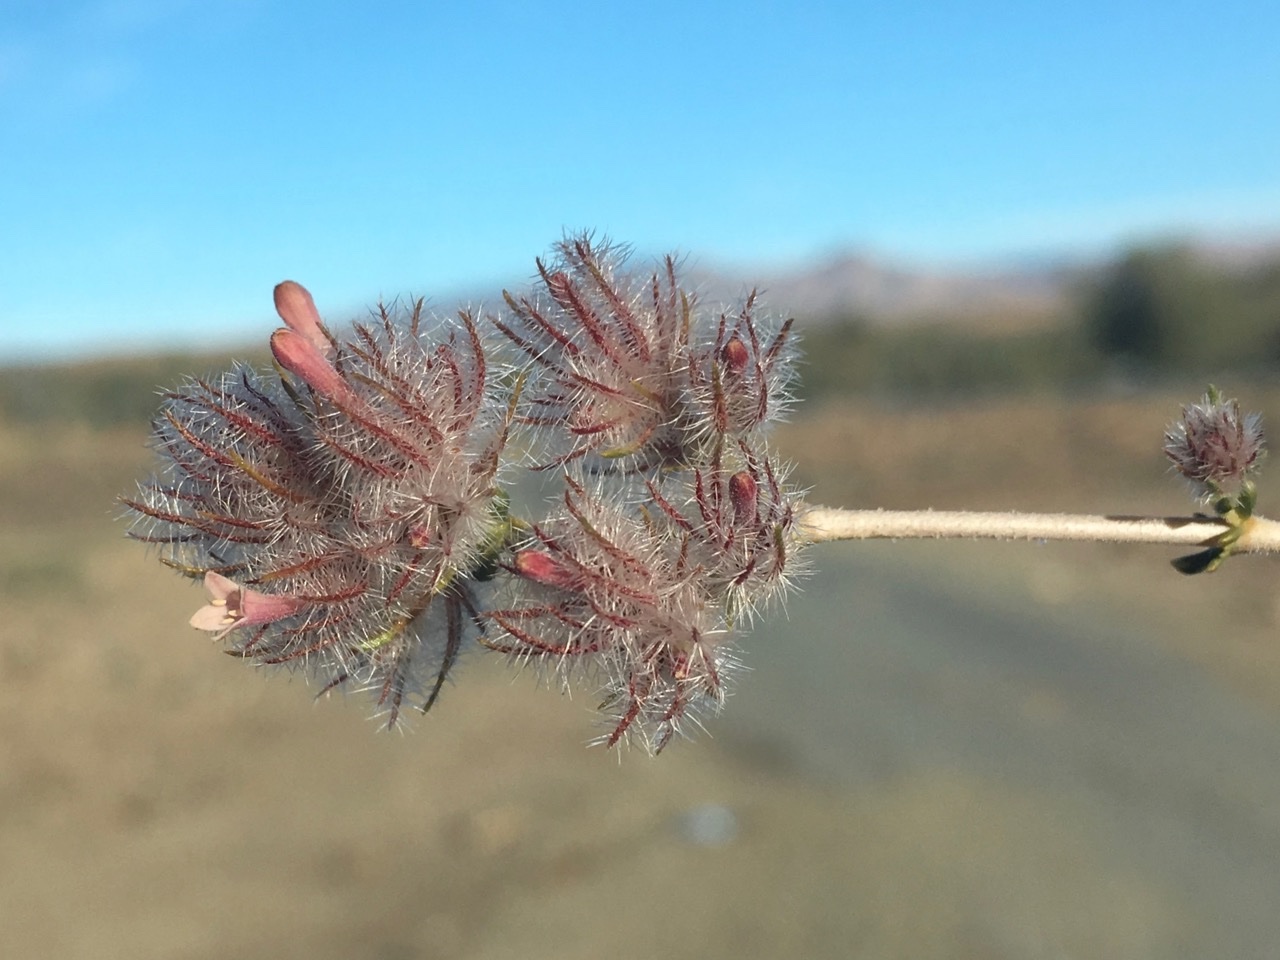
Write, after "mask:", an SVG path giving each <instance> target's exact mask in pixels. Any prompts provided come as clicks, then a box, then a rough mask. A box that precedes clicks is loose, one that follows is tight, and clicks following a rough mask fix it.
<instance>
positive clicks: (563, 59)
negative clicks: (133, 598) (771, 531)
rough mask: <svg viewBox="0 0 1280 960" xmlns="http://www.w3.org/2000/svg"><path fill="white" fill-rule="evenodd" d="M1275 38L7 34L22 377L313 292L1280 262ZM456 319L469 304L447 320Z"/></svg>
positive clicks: (450, 14)
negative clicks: (739, 269) (574, 239)
mask: <svg viewBox="0 0 1280 960" xmlns="http://www.w3.org/2000/svg"><path fill="white" fill-rule="evenodd" d="M1277 37H1280V4H1276V3H1274V2H1271V0H1266V2H1264V0H1256V2H1251V3H1232V2H1230V0H1227V2H1220V3H1215V4H1208V3H1203V2H1200V3H1185V2H1178V0H1165V2H1158V3H1157V2H1150V3H1136V2H1128V3H1126V2H1123V0H1113V2H1107V3H1103V2H1093V0H1080V2H1075V3H1071V4H1038V3H1026V2H1022V3H1012V2H1011V3H981V2H969V3H963V2H955V3H935V4H926V3H911V2H906V3H884V2H872V3H856V2H852V3H850V2H846V3H808V4H783V3H750V2H736V3H722V2H704V3H693V2H689V0H684V2H680V3H667V2H663V0H659V2H650V3H611V2H608V0H595V2H585V3H531V2H524V3H521V2H509V3H492V2H490V3H449V4H444V3H410V2H390V0H387V2H378V0H370V2H368V3H362V4H356V3H338V2H326V0H310V2H306V3H290V2H283V0H95V2H70V0H3V3H0V361H2V360H4V359H14V358H30V357H34V356H51V355H60V354H69V353H84V352H88V351H93V350H98V349H104V348H105V349H111V350H113V351H115V352H120V351H125V350H146V349H150V348H155V347H165V346H171V345H174V344H190V345H201V344H208V343H214V342H225V341H229V340H236V339H243V338H245V337H250V336H258V335H265V334H266V332H267V331H269V330H270V329H271V327H272V326H273V325H274V320H273V314H272V311H271V306H270V305H271V299H270V298H271V288H272V286H273V285H274V284H275V283H276V282H277V281H278V280H280V279H283V278H285V277H292V278H294V279H297V280H300V281H302V282H303V283H305V284H307V285H308V286H309V287H311V288H312V290H313V292H314V293H315V295H316V298H317V301H318V302H319V303H320V304H321V309H322V310H323V311H325V312H326V313H330V314H332V315H334V316H335V317H337V316H341V315H344V314H346V315H350V314H352V313H354V312H355V311H357V310H358V309H359V308H360V307H361V306H362V305H364V304H367V303H369V302H371V301H372V300H374V299H376V298H377V297H378V296H379V295H380V294H385V295H388V296H391V295H395V294H398V293H402V292H409V291H412V292H414V293H428V294H437V293H438V294H440V295H441V296H447V295H448V294H450V293H453V292H457V291H462V290H474V289H481V288H484V287H486V286H487V285H489V284H492V283H503V282H506V283H519V282H521V281H522V280H523V279H524V278H526V277H527V276H528V275H529V274H530V272H531V270H532V265H533V258H534V256H536V255H538V254H539V253H541V252H542V251H544V250H545V249H546V247H547V246H548V244H549V243H551V242H552V241H553V240H555V239H557V238H558V237H559V236H560V235H561V233H562V231H563V230H564V229H566V228H568V229H579V228H588V227H594V228H597V229H599V230H601V231H605V232H607V233H608V234H610V235H611V236H612V237H614V238H615V239H619V240H626V241H629V242H631V243H634V244H635V245H636V247H637V248H638V249H639V250H641V251H650V252H660V251H665V250H668V249H679V250H681V251H684V252H689V253H691V254H693V255H694V256H695V257H696V258H698V259H699V260H700V261H702V262H707V263H715V262H730V263H763V262H776V261H786V262H799V261H802V260H804V259H805V258H807V257H811V256H816V255H822V254H827V253H830V252H831V251H833V250H836V249H839V248H842V247H858V248H862V249H869V250H872V251H876V252H879V253H880V254H882V255H884V256H886V257H889V258H894V259H903V260H908V261H917V262H923V263H931V264H939V263H946V264H963V263H969V262H976V261H990V260H998V259H1002V258H1009V257H1020V256H1026V255H1031V256H1038V255H1046V254H1056V253H1059V252H1066V253H1073V252H1074V253H1079V252H1086V253H1088V252H1097V251H1101V250H1106V249H1109V248H1111V247H1113V246H1114V245H1116V244H1118V243H1122V242H1125V241H1127V240H1129V239H1132V238H1135V237H1146V236H1152V235H1157V234H1161V233H1165V232H1169V231H1178V232H1194V233H1200V234H1208V235H1212V236H1218V237H1233V236H1237V235H1257V234H1274V233H1277V232H1280V55H1278V54H1277V50H1276V38H1277ZM440 305H441V306H447V305H448V304H447V302H441V304H440Z"/></svg>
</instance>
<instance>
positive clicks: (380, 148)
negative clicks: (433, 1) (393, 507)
mask: <svg viewBox="0 0 1280 960" xmlns="http://www.w3.org/2000/svg"><path fill="white" fill-rule="evenodd" d="M1278 31H1280V12H1278V11H1277V9H1276V8H1274V6H1273V5H1270V4H1263V3H1261V2H1257V3H1226V4H1218V5H1214V6H1213V7H1212V8H1209V7H1206V6H1205V5H1201V4H1197V5H1191V4H1178V3H1164V4H1159V5H1157V4H1146V3H1136V2H1132V3H1120V4H1105V5H1104V4H1092V3H1084V4H1075V5H1070V6H1064V7H1061V8H1060V9H1054V10H1049V9H1048V8H1044V9H1039V8H1035V7H1034V5H1001V4H994V3H973V2H970V3H961V4H953V5H949V6H948V7H947V9H946V10H945V11H943V10H938V9H933V8H932V7H930V6H928V5H910V4H908V5H883V4H838V5H837V4H831V5H806V6H805V7H804V9H803V10H802V11H801V10H794V9H790V8H788V7H786V6H785V5H768V4H733V5H730V4H720V3H709V4H700V5H689V4H667V3H658V4H651V5H648V6H643V7H635V6H625V7H624V6H621V5H619V6H613V5H602V4H599V3H595V4H580V5H575V4H545V5H533V4H493V3H488V4H470V5H456V6H454V7H450V8H449V9H431V8H429V7H428V6H427V5H423V6H422V7H419V5H415V4H385V5H379V6H377V7H372V8H368V9H362V10H361V11H360V12H356V8H355V7H352V6H349V5H345V4H335V3H309V4H305V5H302V4H290V3H282V2H271V0H213V2H208V0H206V2H203V3H194V2H184V0H115V2H90V3H72V2H55V3H35V2H31V3H27V2H22V0H18V2H11V3H8V4H6V5H5V6H4V9H3V10H0V955H3V956H6V957H21V958H28V957H32V958H44V957H48V958H59V960H62V958H112V957H120V958H129V960H145V958H157V960H159V958H166V960H167V958H191V960H206V958H208V960H213V958H223V957H228V956H247V957H258V956H261V957H272V958H295V957H296V958H308V960H314V958H329V957H332V958H369V960H408V958H418V957H422V958H436V957H439V958H463V957H520V958H532V957H556V958H565V957H600V956H610V957H618V958H626V957H636V958H644V957H659V956H661V957H672V956H675V957H680V956H698V957H726V958H728V957H741V956H788V957H792V956H794V957H800V956H803V957H868V958H880V957H886V958H887V957H901V956H909V957H930V958H932V957H943V958H957V960H959V958H1010V960H1012V958H1055V960H1056V958H1064V957H1104V956H1123V957H1126V958H1148V957H1149V958H1188V960H1190V958H1196V960H1199V958H1203V957H1259V956H1268V955H1271V953H1272V952H1273V951H1274V945H1275V943H1277V942H1280V912H1277V910H1276V909H1275V908H1276V904H1277V899H1278V897H1280V602H1277V600H1276V596H1277V591H1276V583H1277V576H1278V575H1280V570H1278V569H1277V567H1276V565H1275V563H1274V562H1272V561H1269V560H1266V559H1252V558H1250V559H1244V558H1241V559H1237V560H1233V561H1231V562H1228V563H1227V564H1226V565H1225V566H1224V567H1223V569H1222V570H1221V571H1219V572H1217V573H1215V574H1213V575H1211V576H1202V577H1194V578H1184V577H1181V576H1179V575H1178V574H1176V573H1174V572H1173V571H1172V569H1171V568H1170V567H1169V566H1168V564H1167V560H1168V559H1170V558H1171V557H1172V556H1174V555H1175V554H1176V553H1177V552H1178V551H1176V550H1173V549H1168V550H1165V549H1163V548H1150V547H1147V548H1137V547H1114V546H1092V545H1051V544H1045V545H1026V544H1009V545H1004V544H968V543H960V544H933V543H925V544H921V543H900V544H894V543H866V544H843V545H826V546H823V547H819V548H815V549H814V550H813V551H812V554H813V563H814V567H815V573H814V574H813V576H812V577H811V578H809V579H808V580H807V581H805V583H804V585H803V591H802V592H801V593H800V594H798V595H796V596H794V597H793V598H792V599H791V601H790V602H789V604H788V607H787V610H786V613H785V615H779V616H776V617H774V618H772V619H770V620H769V621H767V622H765V623H763V624H762V625H760V626H759V627H758V629H756V630H755V632H754V633H753V634H752V636H751V637H750V638H749V639H748V641H747V643H746V651H745V657H746V660H747V663H748V664H749V666H751V667H752V668H753V669H752V670H751V671H750V672H748V673H746V674H745V675H744V676H743V677H742V678H741V680H740V683H739V686H738V690H737V692H736V693H735V695H734V696H733V697H732V698H731V699H730V701H729V704H728V707H727V709H726V711H725V713H724V715H723V716H722V717H720V718H718V719H716V720H714V721H712V722H711V723H709V724H708V726H709V734H710V735H709V736H702V737H700V738H699V739H697V740H695V741H693V742H678V743H675V744H673V745H672V746H671V747H670V748H669V749H668V751H667V752H666V753H665V754H664V755H663V756H662V757H660V758H659V759H657V760H650V759H648V758H647V757H644V756H642V755H639V754H637V753H635V752H632V753H626V754H623V755H622V756H617V755H615V754H614V753H612V752H606V751H604V750H600V749H587V748H586V747H584V742H585V741H586V739H588V738H589V737H590V736H591V735H592V733H593V732H594V729H595V728H593V727H592V725H591V707H592V705H593V704H592V698H591V692H590V691H585V690H584V691H580V692H579V693H578V695H577V696H575V697H574V698H572V699H567V698H565V697H561V696H558V695H557V694H555V693H554V692H549V691H547V690H544V689H538V686H537V684H536V683H535V681H534V679H533V678H532V677H530V676H522V677H514V678H513V677H512V675H511V673H510V672H509V671H508V670H507V668H506V667H505V666H504V665H503V664H501V663H495V662H489V660H488V659H486V658H481V657H475V658H474V659H473V660H472V661H471V662H469V663H468V664H466V666H465V669H463V670H462V671H461V672H460V673H459V674H458V682H457V683H456V684H455V686H454V688H453V689H451V690H449V691H447V695H446V697H445V698H444V700H443V702H442V703H441V704H440V706H439V708H438V709H437V710H435V711H433V713H432V714H431V715H430V716H429V717H427V718H425V719H423V720H421V721H420V722H418V723H417V724H416V725H415V727H414V728H413V730H412V732H410V733H409V734H407V735H405V736H399V735H387V734H383V733H379V732H378V731H377V730H376V729H375V727H374V725H373V724H371V723H369V722H367V721H366V720H365V719H364V718H365V716H366V709H367V704H366V703H364V702H363V701H362V700H361V699H360V698H359V697H352V698H350V699H349V700H345V701H344V700H343V699H342V698H340V697H335V698H332V699H329V700H322V701H319V702H313V701H312V691H309V690H307V689H306V687H305V686H304V685H303V684H302V683H301V682H300V681H291V680H290V679H289V678H287V677H286V676H283V675H279V674H273V675H270V676H269V677H264V676H258V675H254V673H253V671H251V670H249V669H247V668H246V667H245V666H244V665H243V664H242V663H240V662H238V661H235V660H233V659H231V658H229V657H225V656H222V655H221V654H220V653H219V652H218V648H217V647H216V646H213V645H210V644H209V643H208V641H207V639H206V638H205V637H204V636H203V635H200V634H196V633H195V632H194V631H192V630H190V629H189V628H188V627H187V626H186V619H187V617H188V616H189V615H190V613H191V612H192V611H193V610H194V608H195V607H196V606H197V605H199V603H200V602H201V595H200V591H199V590H198V589H197V588H195V587H193V586H191V585H189V584H186V583H185V582H183V581H181V580H180V579H179V578H177V577H175V576H173V575H172V574H171V573H168V572H167V571H165V570H164V569H163V568H161V566H160V565H159V564H157V563H156V562H155V559H154V557H152V556H148V554H147V551H146V550H144V549H143V548H141V547H140V546H138V545H136V544H132V543H128V542H126V541H125V540H124V538H123V526H122V524H121V523H119V522H118V514H119V513H120V510H119V508H118V507H117V506H116V505H115V503H114V498H115V497H116V496H117V495H119V494H121V493H125V492H127V491H129V490H130V489H131V487H132V484H133V483H134V482H135V481H136V480H137V479H138V478H140V477H142V476H143V475H145V473H146V471H147V470H148V466H149V454H148V451H147V449H146V436H147V420H148V418H149V416H150V415H151V413H152V412H153V410H154V408H155V405H156V390H157V389H158V388H160V387H162V386H165V385H172V384H174V383H175V382H178V381H180V380H181V379H182V378H183V377H184V376H185V375H188V374H204V373H209V372H213V371H216V370H218V369H220V368H222V367H224V366H225V365H227V364H228V363H229V362H230V360H231V358H232V357H233V356H235V357H241V358H248V359H251V360H255V359H256V360H257V361H259V362H261V361H263V359H264V356H265V353H264V350H263V348H264V346H265V337H266V334H267V333H268V332H269V331H270V330H271V328H272V327H273V326H274V325H275V321H274V320H273V319H272V316H271V311H270V299H269V295H270V290H271V287H272V285H273V284H274V283H275V282H277V281H278V280H280V279H282V278H284V277H286V276H288V277H293V278H295V279H298V280H301V281H303V282H305V283H307V284H308V285H309V286H310V287H311V288H312V289H313V291H314V292H315V294H316V297H317V300H318V301H319V304H320V307H321V310H322V312H324V313H325V315H326V316H327V317H328V318H329V319H330V320H331V321H338V320H341V319H342V318H343V317H347V316H353V315H356V314H357V313H358V312H359V311H360V310H361V309H362V308H363V306H364V305H367V304H368V303H369V302H371V301H372V300H374V299H375V298H377V297H378V296H379V295H384V296H394V295H396V294H400V293H412V294H423V293H426V294H429V295H431V297H432V298H433V301H432V302H433V303H434V304H435V305H436V306H437V307H438V308H440V309H442V310H448V309H450V308H451V307H452V305H453V304H454V303H455V302H457V301H462V300H465V301H470V302H477V301H479V302H486V301H491V300H492V299H493V298H494V297H495V295H496V293H497V291H498V290H500V289H501V287H502V286H503V285H518V284H521V283H523V282H524V281H525V280H526V279H527V277H528V276H529V275H530V273H531V272H532V269H533V257H534V256H536V255H538V254H539V253H541V252H543V251H544V250H545V249H546V248H547V246H548V245H549V243H551V242H552V241H554V240H555V239H557V238H558V237H559V236H560V234H561V231H562V230H563V229H566V228H567V229H586V228H595V229H598V230H600V231H602V232H607V233H609V234H610V235H612V236H614V237H616V238H617V239H620V240H626V241H630V242H632V243H634V244H635V247H636V257H637V260H638V261H640V262H643V261H644V260H645V258H646V257H648V256H650V255H653V254H657V253H661V252H664V251H665V250H667V249H670V248H675V249H678V250H681V251H683V252H686V253H688V255H689V256H688V259H687V261H686V263H687V266H688V269H689V275H690V277H691V279H692V281H693V282H694V283H696V285H697V287H698V289H699V290H700V292H701V294H702V296H703V298H704V300H706V301H710V302H720V301H726V302H727V301H732V300H733V299H734V298H736V297H738V296H740V295H741V294H742V292H743V291H744V290H745V289H748V288H750V286H752V285H755V284H759V285H761V286H763V287H765V288H766V291H767V292H766V299H767V301H768V303H769V304H771V305H772V306H773V307H774V308H775V309H776V310H777V311H778V312H783V313H787V314H790V315H794V316H796V317H797V326H798V328H799V330H800V333H801V336H802V338H803V344H804V347H805V352H806V363H805V366H804V381H803V384H802V386H801V390H800V392H801V396H802V401H803V402H802V403H801V404H800V405H799V407H798V409H797V412H796V414H795V415H794V416H793V418H792V420H791V422H790V423H788V424H785V425H783V426H781V427H780V428H779V429H778V431H777V433H776V441H777V445H778V447H779V448H780V450H781V451H782V453H783V454H784V455H785V456H786V457H788V458H789V459H791V460H793V461H794V462H795V463H796V464H797V468H796V474H795V476H796V478H797V481H798V482H799V483H800V484H802V485H803V486H805V487H807V488H809V489H811V491H812V494H811V497H812V499H813V500H815V501H818V502H823V503H828V504H839V505H845V506H885V507H936V508H964V507H972V508H982V509H1001V508H1023V509H1034V510H1079V511H1088V512H1110V513H1154V514H1178V513H1185V512H1187V511H1188V510H1190V509H1191V508H1192V505H1191V503H1190V501H1189V500H1188V498H1187V494H1186V491H1185V489H1184V488H1183V486H1182V485H1181V484H1180V483H1179V482H1177V481H1176V480H1175V479H1174V478H1172V477H1171V476H1170V475H1169V473H1168V471H1167V469H1166V466H1165V464H1164V463H1163V461H1162V459H1161V456H1160V452H1159V451H1160V440H1161V431H1162V429H1163V428H1164V426H1165V424H1166V423H1167V422H1168V421H1169V420H1170V419H1171V418H1172V417H1174V416H1175V415H1176V414H1177V411H1178V408H1179V406H1180V404H1182V403H1186V402H1190V401H1193V400H1195V399H1196V398H1197V397H1198V396H1199V395H1200V393H1201V392H1202V391H1203V389H1204V386H1205V385H1206V384H1207V383H1208V382H1214V383H1217V384H1218V385H1220V386H1222V387H1224V388H1225V389H1226V390H1227V391H1228V393H1230V394H1232V395H1237V396H1240V397H1241V398H1242V400H1243V402H1244V404H1245V406H1246V407H1247V408H1249V409H1256V410H1260V411H1262V412H1263V413H1264V415H1266V416H1267V418H1268V420H1269V421H1270V422H1278V421H1277V418H1280V384H1278V383H1277V377H1276V373H1277V371H1278V370H1280V173H1278V172H1277V171H1280V167H1278V166H1277V165H1276V162H1275V158H1276V156H1277V155H1280V125H1277V124H1276V123H1275V122H1274V120H1273V118H1274V117H1276V116H1280V68H1278V67H1277V63H1278V62H1280V61H1277V60H1276V58H1275V56H1274V44H1273V42H1272V41H1273V38H1274V37H1275V36H1276V35H1277V32H1278ZM1273 496H1274V491H1272V490H1271V487H1270V484H1269V483H1268V482H1267V477H1266V474H1265V472H1264V475H1263V478H1262V485H1261V506H1260V509H1261V510H1262V511H1263V512H1267V513H1277V512H1280V507H1277V506H1276V505H1275V502H1276V501H1273Z"/></svg>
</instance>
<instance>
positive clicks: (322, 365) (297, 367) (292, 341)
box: [271, 327, 355, 406]
mask: <svg viewBox="0 0 1280 960" xmlns="http://www.w3.org/2000/svg"><path fill="white" fill-rule="evenodd" d="M271 354H272V356H274V357H275V358H276V363H278V364H280V366H282V367H284V369H286V370H288V371H289V372H290V373H292V374H293V375H294V376H296V377H297V378H298V379H300V380H302V381H303V382H304V383H305V384H306V385H307V386H309V387H310V388H311V389H312V390H314V391H315V392H316V393H318V394H320V395H321V396H323V397H328V398H329V399H330V400H332V401H333V402H334V403H337V404H338V405H340V406H351V405H353V404H354V402H355V400H354V395H353V394H352V392H351V388H350V387H348V386H347V382H346V381H345V380H343V379H342V375H341V374H340V373H338V371H337V370H335V369H334V366H333V363H332V362H331V361H330V360H329V357H328V355H327V354H326V353H325V352H324V351H323V350H321V349H320V348H319V347H318V346H316V343H315V341H314V340H313V339H311V338H310V337H308V336H307V335H306V334H304V333H299V332H298V331H297V330H293V329H288V330H286V329H285V328H283V327H282V328H280V329H279V330H277V331H276V332H275V333H273V334H272V335H271Z"/></svg>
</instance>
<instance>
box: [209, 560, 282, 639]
mask: <svg viewBox="0 0 1280 960" xmlns="http://www.w3.org/2000/svg"><path fill="white" fill-rule="evenodd" d="M204 588H205V590H206V591H207V592H208V594H209V602H208V603H207V604H206V605H205V606H203V607H201V608H200V609H199V610H197V611H196V612H195V614H194V615H193V616H192V617H191V626H193V627H195V628H196V629H197V630H206V631H209V632H211V633H216V634H217V636H215V637H214V639H215V640H221V639H222V638H223V637H225V636H226V635H227V634H228V633H230V632H231V631H232V630H236V629H238V628H240V627H257V626H262V625H263V624H268V623H274V622H275V621H277V620H283V619H284V618H285V617H291V616H293V615H294V614H295V613H297V612H298V611H299V610H300V609H302V608H303V607H304V606H306V602H305V601H303V600H298V599H296V598H294V597H283V596H279V595H276V594H270V593H261V592H259V591H257V590H254V589H252V588H251V587H243V586H241V585H240V584H238V583H236V582H235V581H233V580H228V579H227V578H226V577H224V576H223V575H222V574H220V573H215V572H214V571H212V570H210V571H208V572H207V573H206V574H205V575H204Z"/></svg>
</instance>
